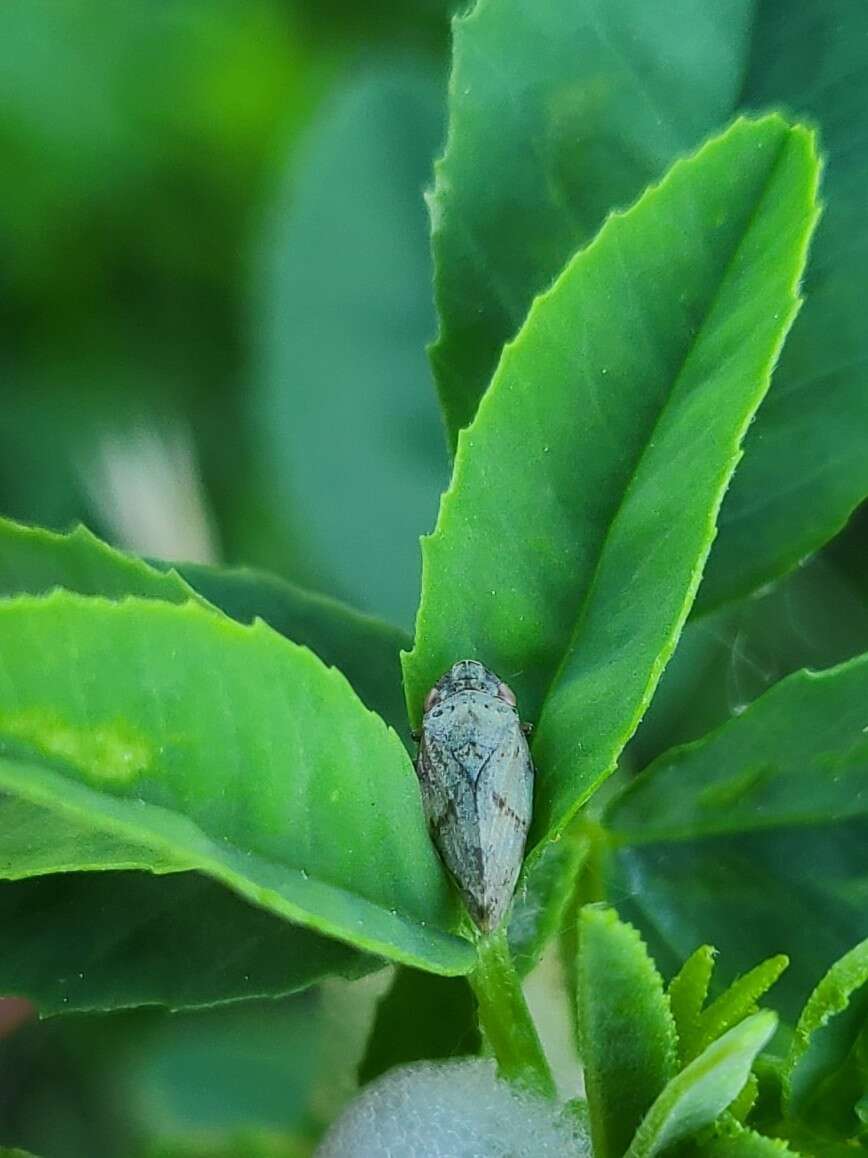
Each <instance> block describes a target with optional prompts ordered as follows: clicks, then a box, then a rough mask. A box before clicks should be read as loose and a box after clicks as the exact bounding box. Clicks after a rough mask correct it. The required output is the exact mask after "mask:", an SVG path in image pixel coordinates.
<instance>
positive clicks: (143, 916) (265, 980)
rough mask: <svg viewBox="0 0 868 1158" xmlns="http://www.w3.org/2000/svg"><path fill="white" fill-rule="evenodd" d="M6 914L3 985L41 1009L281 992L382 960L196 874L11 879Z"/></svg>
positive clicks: (1, 891)
mask: <svg viewBox="0 0 868 1158" xmlns="http://www.w3.org/2000/svg"><path fill="white" fill-rule="evenodd" d="M33 811H34V812H35V811H36V810H33ZM50 831H51V827H50V826H49V827H48V832H49V833H50ZM4 844H5V842H4ZM3 851H4V860H5V848H4V850H3ZM139 860H140V861H144V860H145V858H144V857H141V856H140V858H139ZM19 864H20V865H21V869H22V871H23V869H24V867H25V865H24V864H23V863H22V862H21V860H20V859H19ZM98 867H100V868H101V869H102V868H103V867H104V866H102V865H99V866H98ZM111 867H115V868H116V867H117V866H116V865H112V866H111ZM146 867H148V868H149V867H150V866H146ZM0 920H2V923H3V928H4V929H8V930H10V931H11V930H14V937H10V938H9V939H8V941H7V943H6V945H5V947H4V951H3V956H2V958H0V989H2V990H3V991H4V992H6V993H17V994H21V995H23V996H26V997H29V998H30V999H31V1000H32V1001H33V1002H34V1003H35V1005H36V1007H37V1009H38V1011H39V1013H40V1015H41V1016H43V1017H49V1016H52V1015H54V1014H58V1013H73V1012H76V1011H79V1010H85V1011H89V1012H91V1011H97V1010H111V1009H123V1008H128V1007H131V1006H137V1005H163V1006H166V1007H167V1008H169V1009H187V1008H193V1007H196V1006H205V1005H212V1004H216V1003H219V1002H224V1001H237V1000H239V999H242V998H244V999H247V998H252V997H263V996H265V997H275V996H279V995H281V994H286V993H292V992H295V991H296V990H299V989H304V988H306V987H307V986H309V985H313V984H315V983H316V982H317V981H320V980H321V979H322V978H324V977H327V976H329V975H331V974H335V973H337V974H342V975H344V976H348V977H357V976H361V975H362V974H363V973H366V972H369V971H370V970H371V969H375V968H377V967H378V964H379V962H378V961H377V959H376V958H371V957H365V956H364V955H363V954H360V953H357V952H355V951H354V950H353V949H351V948H350V947H349V946H348V945H344V944H342V943H341V942H339V941H335V940H332V939H331V938H328V937H321V936H317V934H316V933H314V932H312V931H311V930H310V929H306V928H303V927H302V926H300V925H295V924H290V923H288V922H286V921H281V920H278V919H276V918H275V917H274V915H273V914H272V913H270V912H268V911H267V910H263V909H262V908H259V907H258V906H255V905H251V904H249V903H247V902H245V901H244V900H242V899H241V898H240V897H237V896H236V895H235V894H234V893H232V892H230V891H229V890H228V889H226V888H224V887H222V886H221V885H219V884H217V883H216V882H215V881H213V880H209V879H208V878H207V877H205V876H200V875H199V874H198V873H192V872H174V873H171V874H168V875H154V873H153V872H151V871H148V872H133V871H115V872H105V871H99V872H81V871H77V872H65V873H62V874H57V875H52V876H40V877H34V878H32V879H30V880H18V881H4V882H3V884H2V887H0Z"/></svg>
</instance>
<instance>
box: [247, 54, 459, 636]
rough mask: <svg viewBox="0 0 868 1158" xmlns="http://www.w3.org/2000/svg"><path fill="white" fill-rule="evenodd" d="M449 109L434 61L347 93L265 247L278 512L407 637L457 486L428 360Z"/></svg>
mask: <svg viewBox="0 0 868 1158" xmlns="http://www.w3.org/2000/svg"><path fill="white" fill-rule="evenodd" d="M441 109H442V86H441V83H440V82H439V79H438V78H436V77H435V76H433V75H432V72H431V70H430V69H429V68H428V67H427V66H426V65H425V64H424V62H423V61H422V60H421V59H413V60H410V61H406V60H405V61H404V62H401V63H398V62H394V63H381V64H379V65H369V66H368V67H367V68H366V69H364V70H363V71H361V72H359V73H358V74H357V75H355V76H351V77H350V78H348V81H347V84H346V85H345V87H344V88H343V89H342V90H340V91H339V92H338V93H337V94H336V95H335V98H334V100H333V101H332V102H331V105H330V107H329V108H328V109H327V110H326V112H325V115H324V116H323V117H322V118H321V120H320V122H319V125H318V127H317V129H316V131H315V133H314V134H313V135H312V137H311V139H310V141H309V144H308V148H307V150H306V152H305V154H304V156H303V157H302V158H298V157H296V156H293V157H291V158H290V169H289V172H288V174H287V178H288V179H287V180H286V182H285V186H284V189H283V190H282V191H281V192H280V194H279V196H278V198H277V200H276V202H275V204H274V206H273V208H272V212H271V216H270V218H269V220H268V223H267V228H266V231H265V234H264V236H263V239H262V247H261V248H262V263H261V264H262V266H263V269H262V276H261V286H260V292H259V295H258V297H259V302H258V305H259V315H258V317H259V319H260V342H259V344H260V349H259V358H258V361H259V374H258V382H257V392H256V397H255V408H256V412H257V420H258V427H259V431H260V436H259V442H260V445H261V453H262V456H263V460H264V463H265V465H266V468H267V470H268V476H269V485H270V486H271V487H272V489H273V492H274V500H275V502H276V504H278V513H279V514H281V515H283V512H288V514H289V516H290V517H291V518H293V519H301V520H302V521H303V529H304V531H305V533H306V536H307V538H308V539H309V542H310V544H311V552H312V554H313V555H314V558H315V560H316V561H317V562H321V564H322V569H323V570H324V571H325V574H326V575H327V576H331V582H332V586H333V588H334V591H335V593H336V594H339V595H342V596H346V597H349V598H350V599H351V600H352V601H353V602H354V603H356V604H358V605H359V606H362V607H364V608H366V609H367V610H371V611H375V612H377V613H379V614H382V615H386V616H387V617H388V618H389V619H391V620H393V621H394V622H397V623H401V624H405V623H407V624H408V623H409V622H410V621H411V619H412V616H413V612H414V610H415V607H416V603H417V602H418V587H419V555H418V548H417V545H416V543H417V539H418V536H419V535H420V534H421V533H422V531H423V530H424V529H425V528H426V527H427V526H429V525H430V522H431V519H432V517H433V515H434V511H435V510H436V506H437V495H438V493H439V491H440V490H441V489H442V485H443V482H444V481H445V478H446V473H447V463H446V455H445V453H444V451H443V445H442V434H441V423H440V418H439V415H438V413H437V406H436V403H435V400H434V398H433V397H432V391H431V383H430V372H429V370H428V367H427V365H426V360H425V352H424V346H425V342H426V341H427V340H428V339H429V338H430V336H431V334H432V333H433V331H434V326H435V321H434V313H433V307H432V303H431V301H430V284H431V262H430V256H429V252H428V242H427V236H426V228H425V206H424V202H423V196H422V194H423V189H424V187H425V185H426V184H427V182H428V180H429V175H430V170H431V163H432V157H433V154H434V151H435V150H436V148H437V145H438V142H439V140H440V134H441V125H442V111H441ZM302 578H303V576H302Z"/></svg>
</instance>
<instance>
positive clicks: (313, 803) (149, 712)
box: [0, 593, 473, 973]
mask: <svg viewBox="0 0 868 1158" xmlns="http://www.w3.org/2000/svg"><path fill="white" fill-rule="evenodd" d="M0 621H2V631H3V638H4V641H5V643H6V645H7V646H6V649H5V650H4V657H3V658H4V662H3V667H2V670H0V735H2V736H3V761H2V774H0V778H2V782H3V786H4V789H5V790H6V791H7V792H9V793H11V794H13V795H15V796H18V797H19V798H20V799H22V800H25V801H28V802H30V803H32V804H36V805H39V806H42V807H45V808H47V809H50V810H57V811H59V812H60V813H61V814H63V815H64V816H66V817H70V818H73V819H76V820H77V822H79V823H80V822H82V821H86V822H87V823H88V825H89V826H91V827H92V828H93V829H95V830H99V831H105V832H108V833H110V834H114V835H116V836H118V837H119V838H121V839H122V840H123V841H125V842H129V843H132V844H135V845H137V846H141V847H142V849H143V850H146V853H147V855H149V856H150V857H151V858H152V859H151V861H148V862H146V863H147V867H164V865H165V862H166V861H171V862H173V863H174V864H175V865H176V867H181V868H191V867H195V868H196V869H198V870H199V871H202V872H204V873H206V874H207V875H210V876H211V877H213V878H214V879H216V880H218V881H221V882H222V883H223V884H225V885H227V886H228V887H229V888H231V889H233V890H234V891H236V892H238V893H239V894H240V895H242V896H244V897H246V898H247V899H248V900H250V901H252V902H254V903H255V904H258V905H260V906H262V907H265V908H268V909H270V910H271V911H272V912H273V913H275V914H277V915H278V916H281V917H283V918H285V919H287V920H291V921H296V922H300V923H303V924H307V925H309V926H310V927H312V928H314V929H316V930H317V931H320V932H325V933H328V934H329V935H332V936H335V937H338V938H340V939H342V940H345V941H348V942H350V943H352V944H354V945H356V946H357V947H360V948H366V949H368V950H370V951H372V952H378V953H382V954H385V955H387V956H394V957H395V959H397V960H404V961H406V962H408V963H415V964H417V965H421V966H423V967H427V968H431V969H433V970H434V971H440V972H444V973H453V972H463V971H465V970H466V969H468V968H469V967H470V966H471V965H472V960H473V953H472V950H471V948H470V946H469V945H467V944H466V942H464V941H462V940H460V939H458V938H456V937H454V936H452V935H451V934H450V932H449V930H450V929H451V928H452V927H453V925H454V921H455V917H456V913H455V907H454V901H453V898H452V895H451V892H450V889H449V887H448V885H447V883H446V881H445V878H444V875H443V872H442V869H441V867H440V865H439V862H438V861H437V859H436V856H435V854H434V852H433V849H432V847H431V844H430V841H429V839H428V835H427V832H426V831H425V826H424V821H423V819H422V813H421V804H420V801H419V795H418V789H417V785H416V780H415V774H414V772H413V770H412V768H411V766H410V763H409V759H408V757H407V755H406V752H405V750H404V749H403V747H402V745H401V744H400V742H399V741H398V739H397V737H396V736H395V735H394V734H393V733H390V732H389V731H388V730H387V729H386V728H385V727H384V725H383V724H382V722H380V721H379V720H378V719H377V718H376V717H375V716H373V715H372V714H371V713H369V712H368V711H366V710H365V708H364V707H363V706H362V705H361V704H360V702H359V701H358V700H357V699H356V697H355V696H354V695H353V693H352V690H351V689H350V688H349V686H348V685H347V683H346V681H345V680H344V678H343V677H342V676H341V675H340V674H339V673H338V672H336V671H335V670H334V669H327V668H325V667H324V666H323V665H322V664H321V663H320V662H319V661H318V660H317V659H316V658H315V657H314V656H313V655H312V654H311V653H310V652H308V651H307V650H306V649H303V648H299V647H296V646H294V645H292V644H290V643H289V642H288V641H286V640H283V639H282V638H281V637H280V636H278V635H277V634H276V633H274V632H273V631H271V629H270V628H268V627H267V626H266V625H264V624H262V623H257V624H255V625H254V626H253V627H242V626H240V625H238V624H235V623H233V622H232V621H231V620H228V619H223V618H219V617H217V616H215V615H214V614H213V613H211V612H209V611H207V610H205V609H200V608H197V607H196V606H195V605H193V604H188V605H186V606H184V607H174V606H170V605H167V604H162V603H155V602H148V601H145V602H142V601H137V600H128V601H126V602H124V603H122V604H112V603H107V602H104V601H101V600H90V599H82V598H80V597H78V596H73V595H68V594H64V593H58V594H55V595H53V596H50V597H48V598H46V599H42V600H37V599H29V598H21V599H17V600H12V601H9V602H7V603H6V604H4V605H2V606H0ZM206 673H207V674H206ZM20 867H21V866H20V865H19V870H20ZM80 867H81V868H85V867H90V868H93V867H102V866H101V865H99V864H94V863H88V864H87V865H85V864H82V865H80ZM107 867H117V859H116V858H115V860H113V861H111V863H110V864H109V865H108V866H107ZM141 867H145V865H142V866H141ZM19 875H20V874H19Z"/></svg>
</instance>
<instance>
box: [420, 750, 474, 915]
mask: <svg viewBox="0 0 868 1158" xmlns="http://www.w3.org/2000/svg"><path fill="white" fill-rule="evenodd" d="M417 772H418V775H419V783H420V785H421V788H422V803H423V807H424V810H425V818H426V820H427V821H428V828H429V830H430V832H431V836H432V838H433V840H434V843H435V844H436V846H437V848H438V850H439V852H440V855H441V857H442V858H443V862H444V864H445V865H446V867H447V868H448V869H449V871H450V873H451V874H452V876H453V877H454V878H455V881H456V883H457V884H458V886H459V888H460V889H461V892H462V894H463V895H464V898H465V900H466V901H467V902H468V905H469V906H470V908H471V911H473V910H474V909H475V908H476V905H475V903H474V900H475V898H476V897H480V896H481V895H482V889H483V880H482V861H481V855H480V848H479V833H478V827H477V823H476V802H475V797H474V790H473V782H472V780H471V779H470V778H469V777H468V775H467V772H466V769H465V767H464V765H463V764H462V763H461V762H460V761H459V760H457V759H456V758H455V755H454V753H453V752H452V751H451V750H450V749H449V748H448V747H447V746H446V745H444V744H443V743H441V742H440V738H439V737H437V736H434V735H431V734H429V733H426V734H424V735H423V737H422V745H421V747H420V749H419V759H418V762H417Z"/></svg>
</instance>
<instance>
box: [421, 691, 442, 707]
mask: <svg viewBox="0 0 868 1158" xmlns="http://www.w3.org/2000/svg"><path fill="white" fill-rule="evenodd" d="M439 701H440V692H439V691H438V689H437V688H432V689H431V691H430V692H429V693H428V695H427V696H426V697H425V705H424V707H423V709H422V710H423V712H427V711H430V709H431V708H433V707H434V705H435V704H436V703H439Z"/></svg>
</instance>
